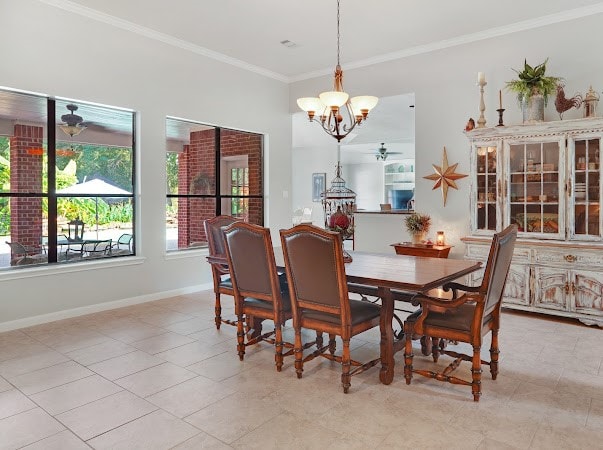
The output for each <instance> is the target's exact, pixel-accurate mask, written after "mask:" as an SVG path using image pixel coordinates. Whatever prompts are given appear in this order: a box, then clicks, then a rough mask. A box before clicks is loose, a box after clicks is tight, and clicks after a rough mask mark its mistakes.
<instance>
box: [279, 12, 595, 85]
mask: <svg viewBox="0 0 603 450" xmlns="http://www.w3.org/2000/svg"><path fill="white" fill-rule="evenodd" d="M601 13H603V2H602V3H597V4H596V5H591V6H585V7H582V8H575V9H570V10H567V11H561V12H558V13H555V14H549V15H546V16H542V17H537V18H535V19H529V20H523V21H521V22H516V23H513V24H509V25H504V26H502V27H496V28H491V29H489V30H485V31H478V32H477V33H471V34H465V35H462V36H457V37H455V38H451V39H445V40H443V41H438V42H431V43H429V44H425V45H418V46H416V47H410V48H407V49H404V50H400V51H398V52H393V53H386V54H383V55H378V56H375V57H373V58H367V59H362V60H359V61H352V62H347V63H345V69H346V70H349V69H358V68H361V67H367V66H372V65H374V64H380V63H384V62H389V61H394V60H396V59H402V58H407V57H409V56H415V55H420V54H423V53H429V52H433V51H436V50H442V49H446V48H450V47H456V46H458V45H464V44H470V43H472V42H478V41H483V40H485V39H491V38H494V37H498V36H504V35H507V34H513V33H518V32H520V31H526V30H530V29H534V28H541V27H545V26H548V25H553V24H556V23H561V22H567V21H570V20H576V19H581V18H583V17H588V16H592V15H595V14H601ZM332 72H333V69H332V68H328V69H320V70H316V71H313V72H307V73H304V74H300V75H295V76H292V77H289V82H290V83H294V82H296V81H303V80H308V79H311V78H318V77H322V76H325V75H331V74H332Z"/></svg>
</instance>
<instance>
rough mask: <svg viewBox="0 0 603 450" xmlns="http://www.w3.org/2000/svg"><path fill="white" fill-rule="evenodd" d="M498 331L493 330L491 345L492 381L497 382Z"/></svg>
mask: <svg viewBox="0 0 603 450" xmlns="http://www.w3.org/2000/svg"><path fill="white" fill-rule="evenodd" d="M499 353H500V351H499V350H498V330H492V344H491V345H490V373H491V374H492V379H493V380H496V376H497V375H498V354H499Z"/></svg>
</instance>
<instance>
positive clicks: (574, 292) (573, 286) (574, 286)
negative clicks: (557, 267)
mask: <svg viewBox="0 0 603 450" xmlns="http://www.w3.org/2000/svg"><path fill="white" fill-rule="evenodd" d="M572 294H574V295H576V284H575V283H574V282H573V281H572Z"/></svg>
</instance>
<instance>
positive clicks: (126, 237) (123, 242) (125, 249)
mask: <svg viewBox="0 0 603 450" xmlns="http://www.w3.org/2000/svg"><path fill="white" fill-rule="evenodd" d="M133 240H134V236H133V235H131V234H130V233H124V234H122V235H121V236H120V237H119V238H118V239H117V242H115V243H113V245H112V246H111V254H112V255H113V256H118V255H131V254H132V241H133Z"/></svg>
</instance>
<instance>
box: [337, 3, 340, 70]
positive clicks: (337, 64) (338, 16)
mask: <svg viewBox="0 0 603 450" xmlns="http://www.w3.org/2000/svg"><path fill="white" fill-rule="evenodd" d="M337 65H338V66H339V65H340V64H339V0H337Z"/></svg>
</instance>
